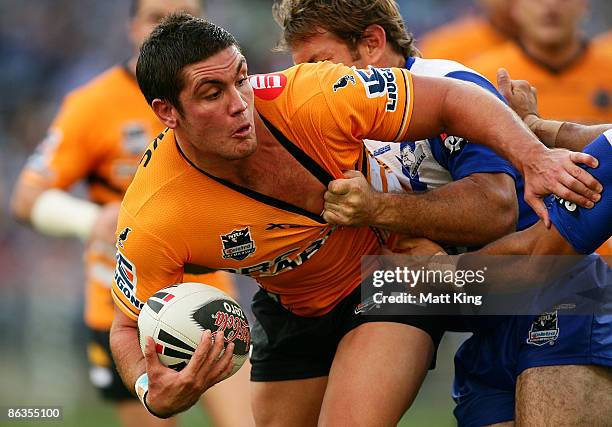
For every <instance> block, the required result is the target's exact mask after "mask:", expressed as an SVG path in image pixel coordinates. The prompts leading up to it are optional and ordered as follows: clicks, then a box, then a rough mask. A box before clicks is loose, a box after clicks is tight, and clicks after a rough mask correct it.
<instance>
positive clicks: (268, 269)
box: [220, 227, 335, 277]
mask: <svg viewBox="0 0 612 427" xmlns="http://www.w3.org/2000/svg"><path fill="white" fill-rule="evenodd" d="M334 229H335V227H329V228H328V229H325V230H324V233H325V234H323V236H321V237H320V238H318V239H316V240H314V241H313V242H312V243H311V244H310V245H308V247H306V249H304V250H303V251H302V252H299V253H296V252H297V251H298V250H299V248H294V249H290V250H288V251H287V252H285V253H283V254H281V255H279V256H277V257H276V258H274V259H273V260H269V261H263V262H260V263H259V264H255V265H250V266H247V267H241V268H221V269H220V270H224V271H229V272H230V273H235V274H242V275H244V276H253V277H264V276H266V277H267V276H276V275H277V274H279V273H282V272H284V271H288V270H293V269H294V268H296V267H298V266H300V265H302V264H303V263H304V262H306V261H307V260H309V259H310V258H312V256H313V255H314V254H316V253H317V252H318V251H319V249H321V248H322V247H323V245H324V244H325V241H326V240H327V238H328V237H329V236H330V235H331V233H332V231H333V230H334Z"/></svg>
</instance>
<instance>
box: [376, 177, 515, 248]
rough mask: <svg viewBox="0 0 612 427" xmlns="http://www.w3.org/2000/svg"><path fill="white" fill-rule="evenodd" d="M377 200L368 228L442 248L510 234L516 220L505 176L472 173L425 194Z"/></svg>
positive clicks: (509, 181)
mask: <svg viewBox="0 0 612 427" xmlns="http://www.w3.org/2000/svg"><path fill="white" fill-rule="evenodd" d="M380 196H381V197H380V203H381V208H380V209H379V210H378V211H377V217H376V218H375V224H373V225H375V226H377V227H379V228H382V229H386V230H390V231H394V232H397V233H401V234H405V235H407V236H410V237H425V238H427V239H430V240H433V241H436V242H439V243H443V244H450V245H462V246H472V245H483V244H486V243H488V242H491V241H493V240H495V239H498V238H500V237H502V236H504V235H506V234H508V233H511V232H512V231H514V227H515V224H516V219H517V216H518V205H517V202H516V193H515V191H514V181H513V180H512V178H511V177H509V176H507V175H505V174H476V175H474V176H471V177H467V178H463V179H461V180H459V181H454V182H451V183H449V184H446V185H444V186H442V187H440V188H437V189H435V190H432V191H428V192H426V193H418V194H415V193H403V194H384V195H380ZM483 206H486V209H483Z"/></svg>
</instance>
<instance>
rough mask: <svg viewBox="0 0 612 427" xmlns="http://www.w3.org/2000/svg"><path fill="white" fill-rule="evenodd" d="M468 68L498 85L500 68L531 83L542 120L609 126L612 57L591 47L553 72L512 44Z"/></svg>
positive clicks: (473, 62) (477, 60)
mask: <svg viewBox="0 0 612 427" xmlns="http://www.w3.org/2000/svg"><path fill="white" fill-rule="evenodd" d="M466 65H468V66H469V67H471V68H473V69H475V70H476V71H478V72H480V73H482V74H483V75H484V76H485V77H486V78H488V79H489V80H491V81H496V73H497V69H498V68H499V67H504V68H506V69H507V70H508V72H509V73H510V76H511V77H512V78H513V79H518V80H528V81H529V82H530V83H531V85H532V86H535V87H536V89H537V90H538V109H539V112H540V114H541V115H542V117H546V118H550V119H555V120H567V121H572V122H578V123H609V122H610V120H611V119H612V79H611V78H610V70H612V55H605V54H602V53H601V51H600V50H599V49H595V48H593V47H592V46H590V45H588V46H586V48H585V49H584V51H583V53H582V55H581V56H580V57H578V58H576V60H574V61H573V62H572V63H571V64H569V65H568V66H567V67H565V68H564V69H563V70H561V71H554V70H551V69H550V68H548V67H546V66H545V65H543V64H541V63H539V62H537V61H536V60H534V59H532V58H531V57H530V56H528V55H527V54H526V53H525V52H524V51H523V50H522V49H521V48H520V47H519V46H518V45H517V44H515V43H512V42H509V43H507V44H505V45H503V46H502V47H500V48H498V49H495V50H494V51H490V52H488V53H485V54H483V55H482V56H479V57H478V58H476V59H474V60H473V61H470V62H469V63H468V64H466Z"/></svg>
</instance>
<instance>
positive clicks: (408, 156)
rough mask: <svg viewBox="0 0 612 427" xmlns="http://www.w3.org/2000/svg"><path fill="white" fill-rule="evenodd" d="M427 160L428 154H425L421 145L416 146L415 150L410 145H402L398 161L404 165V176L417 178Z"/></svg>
mask: <svg viewBox="0 0 612 427" xmlns="http://www.w3.org/2000/svg"><path fill="white" fill-rule="evenodd" d="M425 158H427V154H425V152H424V151H423V147H422V146H421V145H414V148H413V147H412V146H411V144H410V143H402V144H401V148H400V157H398V158H397V160H399V161H400V163H401V164H402V171H403V172H404V175H406V176H408V177H410V178H416V177H417V175H418V173H419V168H420V167H421V164H422V163H423V160H425Z"/></svg>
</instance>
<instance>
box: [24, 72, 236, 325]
mask: <svg viewBox="0 0 612 427" xmlns="http://www.w3.org/2000/svg"><path fill="white" fill-rule="evenodd" d="M162 130H163V125H162V124H161V122H160V121H159V120H158V119H157V116H156V115H155V113H153V111H152V110H151V108H150V107H149V106H148V105H147V102H146V100H145V99H144V97H143V96H142V94H141V93H140V89H139V88H138V83H137V82H136V79H135V77H134V76H133V75H132V73H131V72H130V71H129V70H128V69H127V68H125V67H122V66H116V67H113V68H111V69H109V70H108V71H106V72H104V73H103V74H101V75H100V76H98V77H97V78H95V79H94V80H92V81H91V82H89V83H87V84H86V85H84V86H82V87H80V88H78V89H76V90H74V91H73V92H71V93H70V94H69V95H68V96H67V97H66V98H65V100H64V102H63V104H62V106H61V109H60V111H59V113H58V115H57V116H56V118H55V120H54V121H53V123H52V124H51V127H50V128H49V131H48V133H47V137H46V138H45V140H44V141H43V142H42V143H41V144H40V146H39V147H38V149H37V151H36V152H35V153H34V154H33V155H32V156H31V157H30V159H29V161H28V163H27V164H26V167H25V169H24V171H23V179H25V180H27V181H32V182H33V183H44V184H46V185H48V186H51V187H55V188H60V189H63V190H67V189H69V188H70V187H71V186H73V185H74V184H75V183H77V182H79V181H82V180H85V182H86V183H87V185H88V190H89V196H90V199H91V200H92V201H93V202H95V203H99V204H104V203H108V202H111V201H120V200H121V199H122V198H123V195H124V193H125V190H126V189H127V187H128V186H129V184H130V183H131V182H132V179H133V177H134V174H135V172H136V168H137V167H138V162H139V161H140V158H141V157H142V153H143V152H144V150H145V148H146V147H147V145H148V144H149V142H150V141H151V140H152V139H153V138H154V137H155V136H156V135H157V134H159V133H160V132H161V131H162ZM85 259H86V261H87V266H86V269H87V290H86V299H85V320H86V323H87V324H88V325H89V326H90V327H92V328H94V329H101V330H104V329H108V328H110V324H111V322H112V319H113V303H112V299H111V296H110V291H109V288H110V286H111V283H112V278H113V270H114V253H110V254H109V253H108V249H107V248H103V247H100V246H96V245H91V246H90V247H89V248H88V250H87V253H86V255H85ZM220 280H223V279H220ZM226 280H227V279H226Z"/></svg>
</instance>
